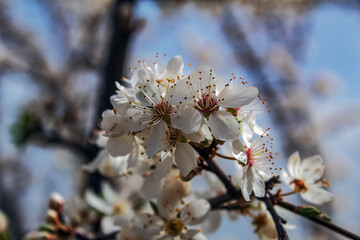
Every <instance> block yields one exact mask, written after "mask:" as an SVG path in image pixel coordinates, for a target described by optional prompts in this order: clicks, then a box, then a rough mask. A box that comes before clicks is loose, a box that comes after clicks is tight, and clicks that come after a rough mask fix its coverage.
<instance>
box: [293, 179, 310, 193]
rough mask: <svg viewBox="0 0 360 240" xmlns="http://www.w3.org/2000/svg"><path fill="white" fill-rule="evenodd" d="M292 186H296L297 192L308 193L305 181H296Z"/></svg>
mask: <svg viewBox="0 0 360 240" xmlns="http://www.w3.org/2000/svg"><path fill="white" fill-rule="evenodd" d="M290 184H294V185H295V189H294V191H295V192H306V191H307V187H306V185H305V183H304V181H303V180H300V179H294V180H292V181H291V182H290Z"/></svg>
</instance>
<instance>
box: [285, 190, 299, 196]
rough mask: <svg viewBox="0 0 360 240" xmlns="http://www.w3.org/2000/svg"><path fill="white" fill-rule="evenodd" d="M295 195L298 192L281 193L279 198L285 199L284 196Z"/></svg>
mask: <svg viewBox="0 0 360 240" xmlns="http://www.w3.org/2000/svg"><path fill="white" fill-rule="evenodd" d="M295 193H298V192H295V191H292V192H288V193H282V194H281V196H282V197H286V196H290V195H293V194H295Z"/></svg>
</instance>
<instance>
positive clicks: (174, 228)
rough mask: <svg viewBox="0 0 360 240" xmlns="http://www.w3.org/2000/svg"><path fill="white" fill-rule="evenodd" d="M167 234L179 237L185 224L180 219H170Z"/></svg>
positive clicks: (167, 223)
mask: <svg viewBox="0 0 360 240" xmlns="http://www.w3.org/2000/svg"><path fill="white" fill-rule="evenodd" d="M165 228H166V232H167V234H169V235H172V236H177V235H179V234H180V233H181V230H182V229H183V228H184V225H183V223H182V222H181V221H180V219H178V218H174V219H170V220H168V221H167V222H166V227H165Z"/></svg>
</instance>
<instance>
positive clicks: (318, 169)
mask: <svg viewBox="0 0 360 240" xmlns="http://www.w3.org/2000/svg"><path fill="white" fill-rule="evenodd" d="M324 168H325V165H324V162H323V159H322V158H321V156H319V155H316V156H312V157H308V158H305V159H304V160H303V161H302V163H301V177H302V179H304V180H305V181H306V182H309V183H314V182H315V181H316V180H318V179H319V178H321V177H322V175H323V174H324Z"/></svg>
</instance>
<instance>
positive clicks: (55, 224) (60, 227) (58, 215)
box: [25, 193, 75, 240]
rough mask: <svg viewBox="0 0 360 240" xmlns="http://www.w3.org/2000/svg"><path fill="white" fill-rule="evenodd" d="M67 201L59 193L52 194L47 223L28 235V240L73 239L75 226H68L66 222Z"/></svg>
mask: <svg viewBox="0 0 360 240" xmlns="http://www.w3.org/2000/svg"><path fill="white" fill-rule="evenodd" d="M64 204H65V200H64V199H63V197H62V196H61V195H60V194H58V193H53V194H51V196H50V198H49V201H48V210H47V212H46V217H45V223H44V224H42V225H41V226H40V227H39V228H38V230H37V231H36V232H31V233H29V234H27V235H26V237H25V239H26V240H65V239H72V237H74V234H75V228H74V226H71V224H69V225H67V224H66V223H65V220H64Z"/></svg>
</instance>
